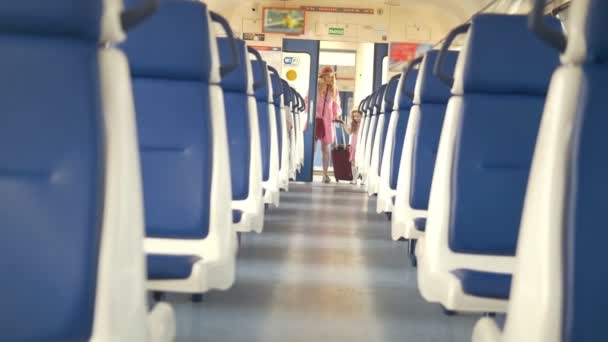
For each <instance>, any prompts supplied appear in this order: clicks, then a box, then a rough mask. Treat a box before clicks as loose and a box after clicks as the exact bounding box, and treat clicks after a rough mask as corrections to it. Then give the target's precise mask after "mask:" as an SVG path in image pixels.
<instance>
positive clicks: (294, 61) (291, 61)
mask: <svg viewBox="0 0 608 342" xmlns="http://www.w3.org/2000/svg"><path fill="white" fill-rule="evenodd" d="M283 64H285V65H298V64H300V59H299V58H298V57H283Z"/></svg>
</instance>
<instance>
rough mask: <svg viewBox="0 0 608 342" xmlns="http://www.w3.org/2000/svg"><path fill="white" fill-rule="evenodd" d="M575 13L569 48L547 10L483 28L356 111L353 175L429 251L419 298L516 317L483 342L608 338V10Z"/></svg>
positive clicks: (483, 19)
mask: <svg viewBox="0 0 608 342" xmlns="http://www.w3.org/2000/svg"><path fill="white" fill-rule="evenodd" d="M571 6H572V7H571V9H570V19H569V20H570V21H569V23H568V27H567V32H568V38H567V39H566V38H565V34H564V33H563V29H562V25H561V23H560V22H559V21H558V20H557V19H555V18H553V17H543V15H542V12H543V8H544V1H542V0H539V1H536V7H535V10H534V11H533V12H532V13H531V14H530V16H529V17H528V16H515V15H499V14H480V15H476V16H475V17H474V18H473V19H472V20H471V22H470V23H467V24H465V25H462V26H460V27H458V28H456V29H454V30H453V31H452V32H451V33H450V34H449V35H448V37H447V38H446V41H445V42H444V44H443V46H442V48H441V50H433V51H429V52H427V53H426V54H425V55H424V56H423V57H421V58H419V59H416V60H414V61H412V62H411V63H409V65H408V67H407V68H406V70H405V71H404V72H403V73H402V74H401V75H399V76H396V77H395V78H394V79H391V80H390V81H389V82H388V84H387V85H385V86H383V87H382V88H380V89H379V90H378V91H377V92H375V94H373V95H371V96H370V97H368V98H366V99H365V100H364V101H362V103H361V104H360V108H361V109H362V110H363V111H364V112H365V116H364V124H363V131H362V132H364V133H363V134H362V138H361V141H360V142H361V144H362V145H360V146H362V148H361V150H362V152H360V154H359V155H357V156H356V157H357V161H356V167H357V169H358V171H359V174H360V175H361V176H362V177H363V179H364V180H365V181H364V183H365V185H366V190H367V191H368V193H369V194H370V195H372V194H377V195H378V201H377V203H378V207H377V210H378V212H391V213H392V215H391V233H392V234H391V235H392V238H393V239H395V240H398V239H406V240H408V241H410V242H413V241H416V240H417V244H415V252H414V253H415V256H413V260H414V261H415V262H414V265H417V274H418V277H417V278H418V287H419V290H420V293H421V295H422V296H423V297H424V299H426V300H427V301H428V302H431V303H438V304H440V305H441V306H443V307H444V309H445V310H446V312H448V313H453V312H477V313H506V314H507V316H506V317H507V318H506V324H505V325H504V327H501V326H500V325H498V324H497V323H496V322H494V320H493V319H491V318H484V319H483V320H481V321H480V322H479V324H478V325H477V326H476V328H475V331H474V340H475V341H522V340H526V341H602V340H605V339H606V332H605V329H603V327H602V324H601V322H600V321H601V319H599V317H600V316H601V314H599V310H601V308H603V305H604V304H605V303H606V300H608V295H607V294H606V292H605V291H603V290H601V286H599V285H598V282H601V281H602V280H601V279H604V278H605V277H606V276H608V273H607V272H605V271H603V268H602V267H601V266H600V264H599V263H600V262H601V261H600V260H601V256H600V254H599V250H601V247H599V243H601V242H599V241H601V239H602V236H603V235H604V234H603V233H602V232H601V228H600V227H601V222H602V217H603V215H602V214H601V212H602V210H605V209H606V208H607V207H608V206H607V203H606V201H605V200H604V199H603V196H602V195H601V194H602V193H603V191H605V189H604V184H605V183H606V182H604V181H603V180H602V178H601V177H603V176H602V175H603V173H605V171H606V170H604V168H605V165H606V163H605V162H604V160H603V159H604V158H601V157H600V153H599V150H600V149H601V147H600V146H602V138H601V136H602V135H603V134H602V133H601V132H602V131H604V130H606V129H607V128H608V127H607V126H606V123H608V121H606V120H605V119H604V118H603V116H602V115H600V113H601V111H602V106H603V105H604V102H603V101H604V98H602V97H601V95H600V94H606V89H607V88H606V86H605V82H604V81H603V78H602V75H603V72H604V71H605V70H604V69H605V62H606V56H605V55H606V51H608V50H607V49H606V48H607V47H608V40H606V38H605V36H603V35H602V33H601V32H602V31H603V30H605V29H606V19H607V17H606V13H608V7H606V3H605V2H603V1H594V0H574V1H573V2H572V5H571ZM459 35H465V39H464V45H463V46H462V48H461V49H460V51H459V52H456V51H449V50H448V49H449V47H450V45H451V44H452V42H453V41H454V39H455V38H456V37H457V36H459ZM514 51H518V52H517V53H514ZM560 53H561V59H560ZM560 60H561V63H560ZM560 64H561V66H560ZM415 69H417V72H416V70H415ZM397 80H398V81H397ZM395 82H396V83H397V87H396V88H394V89H395V90H394V93H395V94H396V95H395V97H396V100H394V106H393V107H392V108H393V111H392V113H391V114H390V119H389V124H388V126H386V127H384V126H383V125H384V123H383V122H384V120H386V118H387V117H388V116H387V114H386V113H387V111H388V110H387V108H386V107H384V108H383V106H382V104H383V103H384V104H389V105H390V104H391V102H392V97H393V95H391V93H390V92H391V90H390V89H393V88H392V85H391V83H395ZM414 82H415V86H413V83H414ZM412 89H413V90H412ZM403 97H406V98H407V99H404V98H403ZM379 99H382V100H379ZM383 116H384V117H383ZM404 116H405V117H406V119H404V118H403V117H404ZM401 120H406V121H407V124H404V123H402V122H401V123H400V121H401ZM399 140H401V141H402V142H400V141H399ZM363 146H364V147H363ZM399 149H400V151H399ZM382 150H383V153H382V156H380V155H379V151H382ZM374 154H377V155H378V156H376V157H375V156H374ZM395 154H400V155H401V157H400V158H396V157H395ZM370 155H371V157H370ZM395 175H396V176H397V179H396V180H395V179H394V177H395ZM598 239H599V240H598ZM410 246H412V247H413V246H414V244H412V243H411V244H410ZM503 328H504V330H503Z"/></svg>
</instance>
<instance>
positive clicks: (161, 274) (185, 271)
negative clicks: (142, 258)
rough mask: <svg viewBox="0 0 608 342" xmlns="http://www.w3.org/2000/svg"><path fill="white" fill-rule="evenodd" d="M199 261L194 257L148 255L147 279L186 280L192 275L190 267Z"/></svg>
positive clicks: (198, 258) (197, 257)
mask: <svg viewBox="0 0 608 342" xmlns="http://www.w3.org/2000/svg"><path fill="white" fill-rule="evenodd" d="M200 259H201V258H200V257H199V256H196V255H163V254H148V255H147V264H148V279H151V280H168V279H188V278H189V277H190V274H192V267H193V266H194V264H196V263H197V262H198V261H199V260H200Z"/></svg>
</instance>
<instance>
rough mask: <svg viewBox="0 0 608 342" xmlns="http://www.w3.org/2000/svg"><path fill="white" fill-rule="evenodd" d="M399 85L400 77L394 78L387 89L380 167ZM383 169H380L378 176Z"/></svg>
mask: <svg viewBox="0 0 608 342" xmlns="http://www.w3.org/2000/svg"><path fill="white" fill-rule="evenodd" d="M397 85H399V77H395V78H392V79H391V80H390V81H389V82H388V85H387V87H386V96H385V97H384V105H385V106H384V126H383V127H382V135H381V136H380V138H381V140H380V149H379V150H378V151H380V155H379V158H378V165H379V166H381V165H382V158H383V157H384V144H385V143H386V135H387V134H386V133H387V131H388V125H389V123H390V121H391V115H392V114H393V105H394V104H395V94H396V93H397ZM381 170H382V167H378V176H380V171H381Z"/></svg>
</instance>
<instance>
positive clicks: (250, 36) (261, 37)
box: [243, 32, 266, 42]
mask: <svg viewBox="0 0 608 342" xmlns="http://www.w3.org/2000/svg"><path fill="white" fill-rule="evenodd" d="M243 40H253V41H258V42H263V41H265V40H266V35H265V34H263V33H248V32H243Z"/></svg>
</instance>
